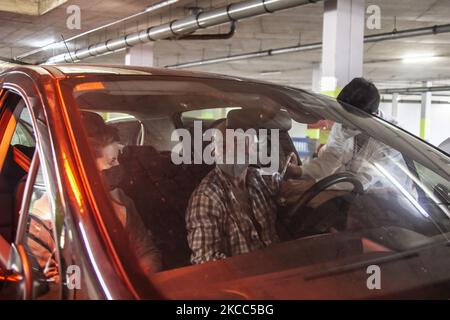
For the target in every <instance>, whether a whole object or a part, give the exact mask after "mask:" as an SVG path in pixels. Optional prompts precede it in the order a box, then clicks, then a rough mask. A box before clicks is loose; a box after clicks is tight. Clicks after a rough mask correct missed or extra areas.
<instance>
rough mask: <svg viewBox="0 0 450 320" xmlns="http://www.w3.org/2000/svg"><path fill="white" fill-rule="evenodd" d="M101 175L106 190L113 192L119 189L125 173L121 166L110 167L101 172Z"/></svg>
mask: <svg viewBox="0 0 450 320" xmlns="http://www.w3.org/2000/svg"><path fill="white" fill-rule="evenodd" d="M101 175H102V176H103V181H104V183H105V186H106V188H107V189H108V190H114V189H116V188H118V187H120V184H121V182H122V181H123V180H124V177H125V172H124V170H123V168H122V166H121V165H117V166H114V167H111V168H109V169H106V170H102V172H101Z"/></svg>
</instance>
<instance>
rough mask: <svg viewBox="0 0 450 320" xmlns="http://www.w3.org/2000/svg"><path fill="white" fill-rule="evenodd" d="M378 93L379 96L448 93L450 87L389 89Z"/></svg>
mask: <svg viewBox="0 0 450 320" xmlns="http://www.w3.org/2000/svg"><path fill="white" fill-rule="evenodd" d="M379 91H380V94H393V93H401V94H414V93H424V92H440V91H450V86H434V87H409V88H408V87H407V88H389V89H380V90H379Z"/></svg>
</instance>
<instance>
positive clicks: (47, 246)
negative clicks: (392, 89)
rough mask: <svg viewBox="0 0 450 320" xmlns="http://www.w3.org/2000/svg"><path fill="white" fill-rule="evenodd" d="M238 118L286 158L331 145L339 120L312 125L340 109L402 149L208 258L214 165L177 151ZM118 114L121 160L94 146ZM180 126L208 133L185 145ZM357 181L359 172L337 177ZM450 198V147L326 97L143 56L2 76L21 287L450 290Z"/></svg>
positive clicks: (1, 257) (302, 294) (3, 241)
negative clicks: (196, 222)
mask: <svg viewBox="0 0 450 320" xmlns="http://www.w3.org/2000/svg"><path fill="white" fill-rule="evenodd" d="M231 118H233V119H234V121H235V122H236V123H241V124H240V125H236V126H237V127H239V128H244V127H245V128H244V129H255V130H260V129H266V130H269V131H270V132H272V131H271V130H277V132H278V135H279V136H278V137H279V140H278V141H269V142H268V143H269V144H270V143H271V144H274V143H277V142H278V143H279V150H278V152H277V156H279V159H286V158H287V156H288V155H290V154H292V153H294V154H295V155H296V158H297V159H296V161H297V162H301V161H303V163H308V162H310V161H315V160H316V158H317V157H319V159H320V156H321V155H320V153H319V155H317V154H315V151H316V150H315V148H316V146H317V145H319V144H320V143H322V142H323V139H325V138H326V134H327V130H322V129H320V128H317V129H308V126H309V127H310V128H313V127H315V126H314V124H317V123H323V122H324V121H327V123H333V124H340V125H342V126H345V127H347V128H351V129H352V130H357V131H358V132H360V134H362V135H365V136H366V137H367V138H368V139H370V141H372V142H373V143H374V145H375V146H378V147H379V148H383V150H389V152H391V153H392V154H395V155H396V157H388V158H387V159H384V162H379V159H378V158H376V157H375V158H365V160H364V161H365V162H366V163H365V164H366V165H367V166H368V167H370V168H371V170H374V172H375V173H373V174H374V175H376V176H377V183H376V184H374V185H372V186H370V187H369V188H366V187H364V186H363V184H362V182H361V179H362V177H363V176H364V174H366V173H365V172H355V171H352V170H351V169H350V168H349V169H348V171H343V172H333V173H332V174H330V175H328V176H326V177H323V179H317V181H316V183H315V184H314V185H312V186H311V187H308V188H306V189H305V190H303V191H302V192H299V193H297V194H294V195H293V197H291V198H290V199H289V201H288V200H287V199H286V198H283V197H282V196H281V194H276V195H274V197H275V198H277V199H276V203H277V208H276V210H277V219H276V221H273V223H274V224H276V226H277V230H278V236H279V241H276V242H274V243H271V244H270V245H267V246H264V247H262V248H258V249H256V250H248V252H242V253H241V254H234V255H233V254H226V252H227V250H226V249H225V248H224V249H223V252H225V253H224V254H223V255H222V256H220V259H209V260H211V261H207V262H204V263H199V261H196V260H195V259H193V257H194V252H193V251H192V250H191V248H192V243H191V240H192V239H191V238H190V234H191V232H192V230H190V229H189V228H188V227H187V225H186V223H187V210H188V206H189V199H190V198H191V196H192V193H193V192H194V190H196V188H197V187H198V185H199V184H200V183H201V181H202V180H203V179H204V177H205V176H207V175H208V173H209V172H210V171H211V170H214V165H213V164H211V163H204V162H202V161H200V162H199V163H187V162H184V163H181V164H179V163H174V161H173V159H174V154H176V155H179V154H180V152H188V153H187V154H186V153H185V154H184V155H187V158H189V159H191V156H192V159H194V158H195V157H196V155H195V153H196V152H198V150H199V149H198V148H199V147H200V152H202V150H203V147H205V145H204V144H205V143H204V142H205V141H204V140H202V135H203V134H205V132H206V130H207V129H209V128H213V127H214V126H215V125H217V123H220V122H221V121H224V120H226V121H231V120H230V119H231ZM86 121H87V122H86ZM86 123H89V125H87V124H86ZM196 123H197V124H200V125H201V131H200V138H199V137H198V136H197V140H196V139H195V134H196V133H195V129H196ZM243 123H245V125H243ZM105 128H108V130H110V131H111V132H113V136H114V141H115V143H116V144H115V146H120V150H119V151H117V152H118V153H117V154H118V156H117V157H116V156H113V157H112V158H111V159H109V160H110V162H108V161H106V160H105V159H103V158H101V157H100V158H99V156H98V155H96V154H95V152H94V151H93V150H95V147H93V146H92V143H93V142H92V139H91V136H92V135H95V134H96V132H97V131H101V130H106V129H105ZM311 130H316V131H314V132H312V131H311ZM180 132H181V133H189V134H192V135H193V136H194V141H191V142H189V143H188V144H187V145H186V144H183V145H182V147H181V149H180V140H179V135H177V134H179V133H180ZM256 132H258V131H256ZM259 132H261V131H259ZM97 133H98V132H97ZM257 138H260V137H257ZM317 138H319V139H317ZM199 139H200V142H198V140H199ZM196 141H197V142H196ZM257 141H258V143H260V142H261V141H262V140H261V139H257ZM183 142H186V141H183ZM266 142H267V141H266ZM198 143H199V144H198ZM380 146H381V147H380ZM326 148H327V147H325V150H326ZM114 150H115V149H114ZM114 150H113V151H114ZM278 153H279V154H278ZM113 154H114V153H113ZM272 155H273V154H272ZM104 160H105V161H106V162H105V161H104ZM102 161H103V162H102ZM101 166H103V167H102V168H105V167H110V168H111V167H115V166H120V168H121V170H122V175H120V176H119V178H117V176H116V180H115V182H114V183H113V182H110V180H107V179H106V178H105V176H104V175H103V173H102V172H101V171H99V168H100V167H101ZM285 166H286V164H285V163H284V162H283V161H281V162H280V164H279V165H278V166H277V170H278V171H279V172H278V175H277V176H278V177H281V178H282V179H284V180H283V181H287V180H290V179H289V177H288V176H286V177H285V176H284V174H285V170H284V169H285ZM253 167H254V168H255V170H263V169H264V164H258V163H256V164H254V166H253ZM397 171H401V173H402V175H403V176H404V177H405V179H406V180H404V181H408V182H407V183H404V182H403V181H400V180H399V179H397V177H396V175H395V172H397ZM274 176H275V175H273V176H271V177H274ZM291 180H292V179H291ZM342 183H347V184H349V185H350V186H351V187H350V188H348V189H346V188H344V189H338V188H334V187H335V186H336V185H339V184H342ZM407 184H408V185H407ZM111 190H120V195H122V199H127V203H128V204H129V205H128V206H127V205H125V204H124V202H120V201H119V202H117V201H116V198H115V196H114V195H113V194H112V191H111ZM249 201H252V199H250V200H249ZM124 208H125V209H124ZM130 208H133V210H135V211H136V212H137V214H138V215H137V216H136V225H135V226H134V227H129V226H128V222H127V221H128V220H129V219H130V215H131V209H130ZM449 212H450V157H449V155H448V154H445V153H444V152H443V151H440V150H438V149H436V148H434V147H433V146H431V145H429V144H428V143H426V142H425V141H422V140H420V139H419V138H417V137H415V136H413V135H411V134H409V133H407V132H405V131H404V130H402V129H401V128H399V127H397V126H395V125H394V124H391V123H388V122H386V121H384V120H383V119H381V118H378V117H376V116H372V115H368V114H365V113H363V112H361V111H359V110H357V109H355V108H353V107H351V106H348V105H342V104H340V103H338V102H336V100H334V99H331V98H328V97H325V96H321V95H316V94H313V93H310V92H307V91H303V90H299V89H295V88H290V87H283V86H278V85H274V84H269V83H261V82H256V81H252V80H247V79H238V78H232V77H226V76H218V75H210V74H203V73H191V72H182V71H169V70H164V69H150V68H137V67H136V68H132V67H111V66H89V65H76V64H74V65H59V66H58V65H55V66H29V67H28V66H24V67H17V68H14V69H11V70H8V71H6V72H5V73H3V74H1V75H0V232H1V237H0V270H1V273H0V281H1V282H0V288H1V289H0V297H2V298H5V299H166V298H167V299H347V298H350V299H362V298H363V299H365V298H368V299H370V298H444V299H448V298H450V248H449V241H448V238H449V236H450V213H449ZM124 221H125V222H124ZM136 230H139V232H140V234H141V235H142V236H143V237H144V235H143V234H142V230H145V232H147V233H146V234H147V235H150V234H151V238H152V241H153V243H152V246H153V247H152V248H154V249H155V251H154V252H155V253H154V256H152V254H153V253H151V252H153V251H151V250H150V251H148V252H147V253H146V254H148V257H149V259H150V260H149V261H157V262H155V265H154V267H152V268H153V269H152V268H150V269H151V272H149V270H144V269H145V267H143V264H142V263H141V256H140V253H139V252H138V251H139V250H134V249H135V248H136V246H134V245H133V243H132V242H133V241H134V240H133V237H136V235H137V234H138V231H136ZM130 232H131V233H132V234H130ZM134 232H136V234H134ZM217 232H218V235H219V236H220V237H222V238H226V237H228V236H229V234H227V233H226V231H223V230H221V229H218V231H217ZM190 239H191V240H190ZM202 241H203V240H202ZM149 252H150V253H149ZM156 252H158V253H156ZM152 259H154V260H152ZM202 262H203V261H202ZM156 265H158V266H156Z"/></svg>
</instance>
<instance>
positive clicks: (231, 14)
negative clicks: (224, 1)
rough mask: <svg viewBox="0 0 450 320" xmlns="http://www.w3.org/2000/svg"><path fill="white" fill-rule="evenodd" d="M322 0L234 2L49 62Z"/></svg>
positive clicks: (249, 0)
mask: <svg viewBox="0 0 450 320" xmlns="http://www.w3.org/2000/svg"><path fill="white" fill-rule="evenodd" d="M319 1H321V0H247V1H243V2H239V3H233V4H230V5H228V6H226V7H223V8H220V9H214V10H210V11H205V12H200V13H199V14H197V15H195V16H189V17H186V18H183V19H179V20H174V21H172V22H169V23H165V24H162V25H159V26H154V27H150V28H148V29H145V30H142V31H139V32H135V33H131V34H128V35H125V36H122V37H119V38H114V39H110V40H107V41H105V42H101V43H97V44H93V45H91V46H89V47H87V48H83V49H80V50H75V51H72V52H67V53H64V54H60V55H57V56H53V57H51V58H50V59H48V60H47V61H46V63H63V62H73V61H79V60H82V59H85V58H88V57H94V56H98V55H100V54H104V53H106V52H108V51H115V50H118V49H121V48H125V47H132V46H134V45H137V44H140V43H145V42H149V41H156V40H161V39H167V38H173V37H179V36H182V35H186V34H190V33H192V32H194V31H196V30H198V29H203V28H208V27H212V26H217V25H220V24H223V23H227V22H230V21H238V20H241V19H245V18H249V17H254V16H258V15H261V14H265V13H273V12H275V11H279V10H283V9H288V8H292V7H296V6H300V5H306V4H309V3H315V2H319Z"/></svg>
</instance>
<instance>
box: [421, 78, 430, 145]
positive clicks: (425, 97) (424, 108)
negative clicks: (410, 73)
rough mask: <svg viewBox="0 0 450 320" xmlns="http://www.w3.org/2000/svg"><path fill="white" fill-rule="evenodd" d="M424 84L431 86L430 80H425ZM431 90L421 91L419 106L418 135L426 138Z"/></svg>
mask: <svg viewBox="0 0 450 320" xmlns="http://www.w3.org/2000/svg"><path fill="white" fill-rule="evenodd" d="M424 85H425V86H427V87H431V82H425V83H424ZM431 98H432V95H431V92H429V91H428V92H424V93H422V104H421V106H420V137H421V138H422V139H423V140H428V138H429V132H430V125H429V122H430V119H429V117H430V108H431Z"/></svg>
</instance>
